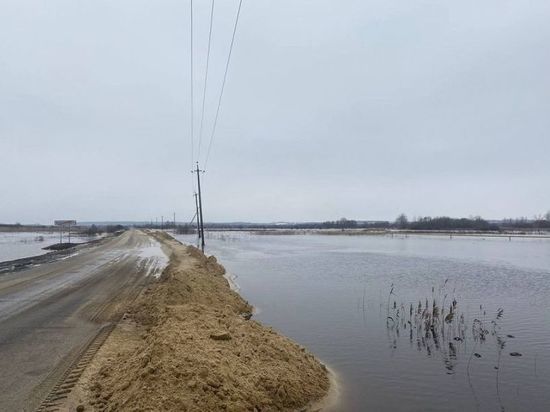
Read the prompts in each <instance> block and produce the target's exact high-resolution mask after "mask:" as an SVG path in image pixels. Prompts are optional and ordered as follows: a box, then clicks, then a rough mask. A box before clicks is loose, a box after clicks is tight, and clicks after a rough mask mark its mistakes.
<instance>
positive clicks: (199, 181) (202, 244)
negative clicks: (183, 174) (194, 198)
mask: <svg viewBox="0 0 550 412" xmlns="http://www.w3.org/2000/svg"><path fill="white" fill-rule="evenodd" d="M195 171H196V172H197V187H198V189H199V216H200V220H201V224H200V228H201V250H202V251H203V252H204V220H203V218H202V195H201V172H204V171H203V170H200V169H199V162H197V169H196V170H195Z"/></svg>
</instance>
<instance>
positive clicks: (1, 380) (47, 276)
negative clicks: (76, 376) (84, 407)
mask: <svg viewBox="0 0 550 412" xmlns="http://www.w3.org/2000/svg"><path fill="white" fill-rule="evenodd" d="M165 260H166V257H165V256H164V255H163V254H162V252H161V251H160V247H159V245H158V243H157V242H156V241H155V240H154V239H152V238H151V237H149V236H148V235H147V234H146V233H143V232H140V231H127V232H125V233H123V234H122V235H120V236H117V237H115V238H110V239H107V240H105V241H104V242H101V243H99V244H98V245H94V246H92V247H89V248H84V249H82V250H80V251H79V252H77V254H76V255H74V256H69V257H66V258H63V259H62V260H58V261H55V262H51V263H47V264H43V265H39V266H36V267H32V268H29V269H26V270H23V271H18V272H12V273H4V274H1V275H0V371H1V373H0V410H1V411H31V410H34V409H36V408H37V407H38V406H39V404H40V402H41V401H42V399H43V398H44V397H45V396H46V395H47V394H48V392H49V391H50V390H51V389H52V387H53V386H54V385H55V383H56V382H57V380H58V379H59V378H60V377H61V375H62V374H63V372H64V371H65V370H66V369H67V368H68V367H69V366H70V365H71V363H72V362H73V361H74V360H75V359H77V358H78V357H79V355H80V353H81V351H82V349H83V348H84V346H85V345H86V343H87V342H88V341H89V340H90V339H92V338H93V337H94V336H95V335H97V334H98V332H99V331H100V330H101V328H102V327H103V326H105V325H106V324H109V323H110V322H113V321H117V320H118V319H120V316H122V314H123V313H124V311H125V309H126V308H127V305H128V304H129V303H130V302H131V301H132V300H133V299H134V298H135V296H136V295H137V294H138V293H139V291H140V290H141V289H142V288H143V286H145V285H146V284H147V283H148V282H150V281H152V280H153V279H154V275H155V274H156V273H159V272H160V271H161V270H162V268H163V267H164V264H165V263H166V262H165Z"/></svg>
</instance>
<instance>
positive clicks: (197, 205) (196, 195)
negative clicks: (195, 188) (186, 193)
mask: <svg viewBox="0 0 550 412" xmlns="http://www.w3.org/2000/svg"><path fill="white" fill-rule="evenodd" d="M193 196H195V209H196V212H195V216H196V217H197V239H198V241H197V244H199V243H200V240H201V222H200V218H199V201H198V196H199V195H198V194H196V193H194V194H193Z"/></svg>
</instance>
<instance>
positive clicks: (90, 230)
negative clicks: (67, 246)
mask: <svg viewBox="0 0 550 412" xmlns="http://www.w3.org/2000/svg"><path fill="white" fill-rule="evenodd" d="M125 229H127V228H126V227H125V226H122V225H91V226H88V227H87V228H86V229H85V230H84V231H83V232H84V233H85V234H87V235H89V236H94V235H100V234H102V233H115V232H118V231H120V230H125Z"/></svg>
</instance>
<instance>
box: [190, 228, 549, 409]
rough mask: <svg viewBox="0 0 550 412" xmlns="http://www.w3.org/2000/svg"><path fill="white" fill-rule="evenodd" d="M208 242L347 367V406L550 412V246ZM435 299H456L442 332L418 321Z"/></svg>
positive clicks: (265, 315)
mask: <svg viewBox="0 0 550 412" xmlns="http://www.w3.org/2000/svg"><path fill="white" fill-rule="evenodd" d="M180 239H182V240H187V241H188V242H192V241H193V238H192V237H180ZM207 244H208V250H207V252H208V253H211V254H214V255H216V256H217V257H218V258H219V259H220V261H221V263H222V264H224V265H225V266H226V268H227V269H228V271H229V272H230V273H231V274H232V275H233V276H235V280H236V283H237V284H238V285H239V286H240V288H241V291H240V292H241V294H242V295H244V297H245V298H247V299H248V300H249V301H250V302H251V303H252V304H253V305H255V306H256V307H257V308H258V310H259V312H258V314H257V315H256V318H257V319H258V320H260V321H262V322H264V323H267V324H270V325H272V326H274V327H275V328H276V329H278V330H280V331H281V332H282V333H284V334H286V335H288V336H290V337H292V338H293V339H295V340H297V341H299V342H300V343H302V344H304V345H306V346H307V347H308V348H310V349H311V350H312V351H313V352H314V353H316V354H317V355H318V356H319V357H320V358H321V359H322V360H323V361H325V362H326V363H327V364H328V365H330V366H331V367H332V368H333V369H335V370H336V371H337V373H338V374H339V375H340V378H341V380H342V385H343V393H342V404H341V405H340V406H339V408H338V410H342V411H363V410H373V411H447V410H449V411H464V410H468V411H469V410H472V411H475V410H480V411H498V410H510V411H548V410H550V241H548V240H541V239H538V240H520V239H514V240H512V241H511V242H510V241H508V239H483V238H453V239H449V238H446V237H407V238H403V237H401V238H399V237H395V238H391V237H347V236H255V235H250V234H243V233H241V234H231V233H225V234H224V233H217V234H212V235H210V236H209V238H208V239H207ZM392 284H393V288H394V290H393V293H392V294H391V295H390V294H389V293H390V290H391V285H392ZM432 288H433V292H432ZM445 295H446V297H445ZM434 298H435V299H436V301H437V303H438V305H440V306H441V304H442V303H443V299H445V307H447V309H446V310H447V311H448V310H449V308H448V306H449V305H451V302H452V300H453V299H456V301H457V306H456V309H455V319H454V321H453V322H452V323H446V322H442V326H440V327H439V326H438V328H436V330H437V333H436V334H435V335H434V334H432V333H428V334H426V331H425V329H420V328H419V326H420V324H421V323H419V322H415V317H416V318H417V320H418V315H416V313H417V307H418V303H419V300H420V301H422V307H423V308H424V306H425V299H428V300H429V306H430V308H431V307H432V299H434ZM388 302H389V304H388ZM394 302H395V309H394ZM411 304H412V305H413V306H414V314H413V315H412V316H411V315H410V305H411ZM401 305H402V306H401ZM499 309H502V313H501V315H500V316H499V315H498V311H499ZM398 310H399V311H400V313H399V314H397V311H398ZM422 310H423V309H422ZM460 315H462V316H463V320H461V319H460ZM388 317H391V318H392V320H388ZM409 321H410V322H411V323H410V324H409V323H408V322H409ZM480 331H481V332H480ZM480 333H481V335H482V336H480ZM511 353H514V354H515V355H517V354H521V356H511V355H510V354H511Z"/></svg>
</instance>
